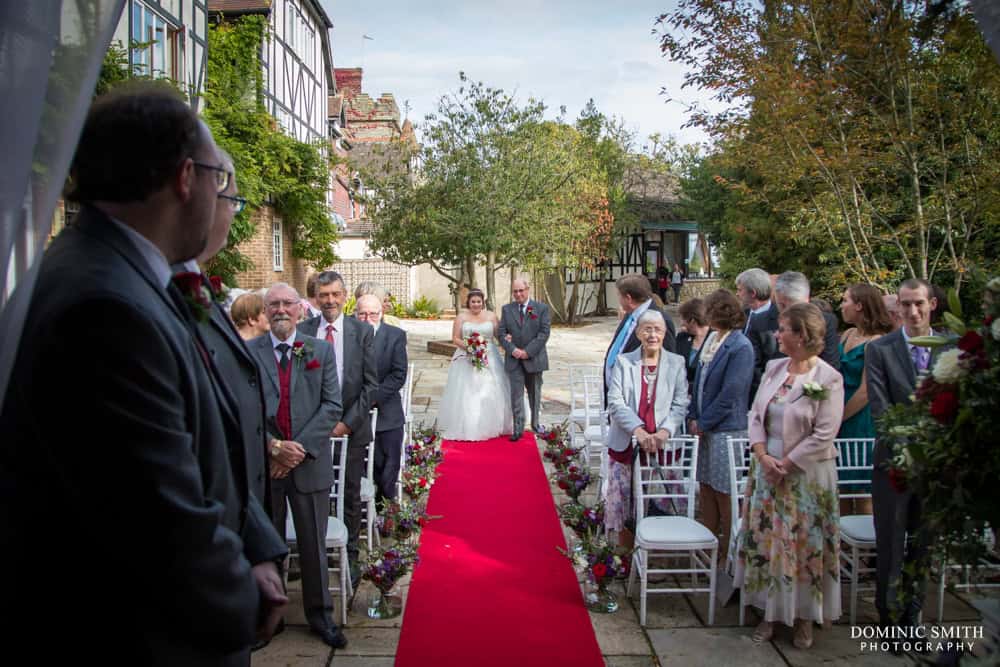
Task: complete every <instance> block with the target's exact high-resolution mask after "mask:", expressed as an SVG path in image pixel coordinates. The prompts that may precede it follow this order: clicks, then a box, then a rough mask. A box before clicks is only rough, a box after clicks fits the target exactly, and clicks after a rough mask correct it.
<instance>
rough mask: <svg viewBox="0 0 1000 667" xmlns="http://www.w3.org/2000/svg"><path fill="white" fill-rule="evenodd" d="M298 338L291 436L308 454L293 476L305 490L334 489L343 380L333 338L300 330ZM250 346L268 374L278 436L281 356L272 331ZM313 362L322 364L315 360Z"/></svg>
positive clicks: (266, 388)
mask: <svg viewBox="0 0 1000 667" xmlns="http://www.w3.org/2000/svg"><path fill="white" fill-rule="evenodd" d="M295 340H296V342H298V341H301V342H302V343H303V346H304V349H305V352H304V353H303V355H302V357H301V358H299V357H296V356H294V355H293V356H292V378H291V384H290V386H289V391H290V392H291V397H290V399H289V402H290V407H291V412H292V438H291V439H292V440H294V441H295V442H297V443H299V444H300V445H302V448H303V449H305V450H306V459H305V460H304V461H303V462H302V463H300V464H299V465H298V466H296V467H295V468H293V469H292V473H291V475H289V477H291V479H292V482H293V483H294V484H295V488H296V490H298V491H299V492H300V493H315V492H317V491H324V490H325V491H329V490H330V488H331V487H332V486H333V481H334V479H333V460H332V458H331V452H330V431H332V430H333V427H334V425H336V423H337V422H338V421H339V420H340V415H341V403H340V386H339V384H338V383H337V364H336V362H335V361H334V358H333V348H332V347H331V346H330V344H329V343H327V342H326V341H322V340H316V339H315V338H313V337H311V336H306V335H305V334H303V333H301V332H299V333H297V334H296V336H295ZM250 350H251V352H253V353H254V355H255V356H256V358H257V362H258V363H259V364H260V368H261V370H263V372H264V375H265V376H267V380H266V381H265V382H264V398H265V400H266V401H267V414H268V429H269V430H270V432H271V435H273V436H274V437H276V438H279V439H280V438H283V436H282V435H281V434H280V433H278V432H277V424H276V422H275V420H274V419H273V418H274V417H275V415H277V414H278V402H279V401H280V400H281V388H280V385H279V384H278V362H277V361H276V359H275V356H274V348H273V347H271V336H270V334H264V335H263V336H258V337H257V338H254V339H253V340H251V341H250ZM314 362H316V363H318V364H319V367H315V368H308V367H309V366H314V365H315V364H314Z"/></svg>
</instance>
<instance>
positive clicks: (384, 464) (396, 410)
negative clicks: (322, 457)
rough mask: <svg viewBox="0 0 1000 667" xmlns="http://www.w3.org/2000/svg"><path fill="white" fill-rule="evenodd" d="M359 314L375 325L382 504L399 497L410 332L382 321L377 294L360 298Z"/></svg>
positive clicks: (377, 465) (377, 482)
mask: <svg viewBox="0 0 1000 667" xmlns="http://www.w3.org/2000/svg"><path fill="white" fill-rule="evenodd" d="M354 314H355V317H357V318H358V319H359V320H360V321H362V322H367V323H368V324H370V325H371V326H372V329H373V330H374V333H375V360H376V365H377V366H378V389H376V390H375V395H374V396H373V400H372V407H374V408H378V419H377V420H376V424H375V462H374V463H375V464H374V468H375V493H376V500H378V502H379V504H380V505H381V504H382V503H384V502H385V499H387V498H388V499H389V500H395V499H396V480H397V478H398V477H399V466H400V462H401V458H402V447H403V426H404V419H405V415H404V414H403V400H402V397H401V396H400V395H399V391H400V390H401V389H402V388H403V385H404V384H406V371H407V360H406V332H405V331H403V330H402V329H400V328H399V327H394V326H392V325H391V324H386V323H385V322H383V321H382V301H381V300H380V299H379V298H378V297H377V296H376V295H374V294H365V295H363V296H361V297H359V298H358V302H357V306H356V307H355V311H354Z"/></svg>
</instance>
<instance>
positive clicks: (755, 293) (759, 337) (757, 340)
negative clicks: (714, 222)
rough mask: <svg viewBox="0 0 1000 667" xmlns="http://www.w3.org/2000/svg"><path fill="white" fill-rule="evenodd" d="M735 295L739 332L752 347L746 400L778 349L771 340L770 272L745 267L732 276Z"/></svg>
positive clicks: (774, 323) (774, 315) (774, 321)
mask: <svg viewBox="0 0 1000 667" xmlns="http://www.w3.org/2000/svg"><path fill="white" fill-rule="evenodd" d="M736 296H737V297H739V299H740V302H741V303H742V304H743V308H744V311H743V314H744V315H745V316H746V323H745V324H744V325H743V333H744V335H746V337H747V338H749V339H750V344H751V345H752V346H753V358H754V366H753V379H752V380H751V382H750V384H749V385H748V387H749V392H748V393H747V403H749V402H750V401H751V400H752V399H753V397H754V396H755V395H756V394H757V385H758V384H760V376H761V375H763V374H764V366H766V365H767V362H768V361H770V360H771V359H773V358H774V357H775V355H776V354H777V352H778V345H777V343H776V342H775V339H774V332H775V331H777V330H778V305H777V304H776V303H774V302H773V301H772V300H771V275H770V274H769V273H768V272H767V271H765V270H764V269H756V268H755V269H747V270H746V271H744V272H743V273H741V274H740V275H738V276H736Z"/></svg>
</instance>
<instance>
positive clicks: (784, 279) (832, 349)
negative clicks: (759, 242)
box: [774, 271, 840, 370]
mask: <svg viewBox="0 0 1000 667" xmlns="http://www.w3.org/2000/svg"><path fill="white" fill-rule="evenodd" d="M809 301H810V299H809V279H808V278H806V276H805V274H803V273H800V272H798V271H785V272H784V273H782V274H781V275H779V276H778V277H777V279H775V281H774V302H775V303H776V304H777V305H778V312H779V313H781V312H782V311H784V310H785V309H786V308H788V307H789V306H791V305H792V304H796V303H809ZM820 314H821V315H822V316H823V322H824V323H825V325H826V340H824V341H823V350H822V351H821V352H820V354H819V357H820V359H822V360H823V361H825V362H826V363H828V364H830V365H831V366H833V367H834V368H836V369H838V370H839V369H840V353H839V352H838V351H837V318H836V316H835V315H834V314H833V313H832V312H825V311H823V310H822V309H820ZM776 356H777V355H776Z"/></svg>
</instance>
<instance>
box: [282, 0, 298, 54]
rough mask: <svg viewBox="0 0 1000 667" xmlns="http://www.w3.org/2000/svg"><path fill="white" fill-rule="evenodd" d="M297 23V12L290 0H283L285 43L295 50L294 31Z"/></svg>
mask: <svg viewBox="0 0 1000 667" xmlns="http://www.w3.org/2000/svg"><path fill="white" fill-rule="evenodd" d="M298 25H299V13H298V11H296V9H295V5H294V4H292V2H291V0H285V43H287V44H288V47H289V48H290V49H291V50H292V51H294V50H295V33H296V31H297V28H298Z"/></svg>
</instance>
